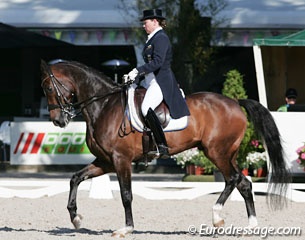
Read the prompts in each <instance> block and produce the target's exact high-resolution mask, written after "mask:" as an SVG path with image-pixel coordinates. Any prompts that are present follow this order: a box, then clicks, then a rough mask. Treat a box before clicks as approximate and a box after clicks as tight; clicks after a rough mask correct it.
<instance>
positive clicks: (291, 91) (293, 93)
mask: <svg viewBox="0 0 305 240" xmlns="http://www.w3.org/2000/svg"><path fill="white" fill-rule="evenodd" d="M285 96H286V97H287V98H297V96H298V93H297V90H295V89H294V88H289V89H287V91H286V94H285Z"/></svg>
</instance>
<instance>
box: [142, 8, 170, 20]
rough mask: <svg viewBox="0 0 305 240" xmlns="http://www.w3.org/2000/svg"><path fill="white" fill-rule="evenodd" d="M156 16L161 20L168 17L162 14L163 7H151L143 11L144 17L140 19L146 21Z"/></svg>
mask: <svg viewBox="0 0 305 240" xmlns="http://www.w3.org/2000/svg"><path fill="white" fill-rule="evenodd" d="M154 18H157V19H161V20H164V19H166V18H165V17H163V16H162V10H161V9H149V10H144V11H143V17H142V18H141V19H140V21H144V20H146V19H154Z"/></svg>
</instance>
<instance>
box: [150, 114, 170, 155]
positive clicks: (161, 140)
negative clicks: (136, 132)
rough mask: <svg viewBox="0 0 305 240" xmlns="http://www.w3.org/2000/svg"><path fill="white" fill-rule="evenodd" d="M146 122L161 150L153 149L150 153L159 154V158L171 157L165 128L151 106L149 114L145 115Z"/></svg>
mask: <svg viewBox="0 0 305 240" xmlns="http://www.w3.org/2000/svg"><path fill="white" fill-rule="evenodd" d="M145 123H146V125H147V126H148V127H149V128H150V130H151V131H152V133H153V135H154V138H155V141H156V144H157V145H158V150H159V152H155V151H151V152H149V153H148V154H155V155H157V154H159V158H169V153H168V146H167V142H166V138H165V135H164V132H163V128H162V126H161V123H160V121H159V119H158V117H157V116H156V114H155V112H154V111H153V110H152V109H151V108H149V109H148V112H147V115H146V117H145Z"/></svg>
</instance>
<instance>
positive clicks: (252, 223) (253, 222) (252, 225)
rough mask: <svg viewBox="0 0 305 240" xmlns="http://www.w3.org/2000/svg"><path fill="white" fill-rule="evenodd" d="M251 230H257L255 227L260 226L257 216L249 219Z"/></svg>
mask: <svg viewBox="0 0 305 240" xmlns="http://www.w3.org/2000/svg"><path fill="white" fill-rule="evenodd" d="M248 220H249V226H248V227H249V228H255V227H257V225H258V223H257V218H256V217H255V216H252V215H251V216H250V217H249V219H248Z"/></svg>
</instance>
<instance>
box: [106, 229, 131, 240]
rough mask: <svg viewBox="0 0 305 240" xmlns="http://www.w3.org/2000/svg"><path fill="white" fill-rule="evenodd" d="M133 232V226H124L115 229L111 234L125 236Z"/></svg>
mask: <svg viewBox="0 0 305 240" xmlns="http://www.w3.org/2000/svg"><path fill="white" fill-rule="evenodd" d="M132 232H133V227H123V228H121V229H119V230H116V231H114V232H113V233H112V235H111V236H112V237H115V238H124V237H125V236H126V234H128V233H132Z"/></svg>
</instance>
